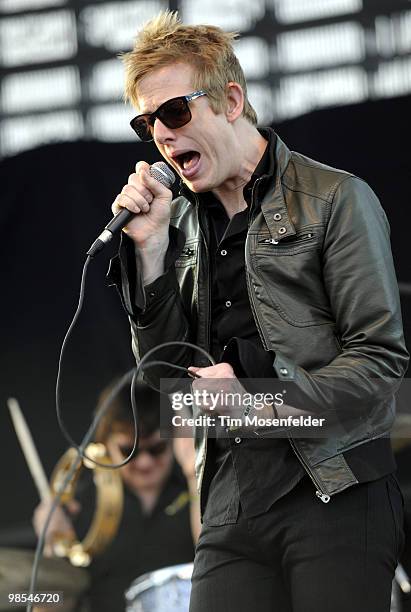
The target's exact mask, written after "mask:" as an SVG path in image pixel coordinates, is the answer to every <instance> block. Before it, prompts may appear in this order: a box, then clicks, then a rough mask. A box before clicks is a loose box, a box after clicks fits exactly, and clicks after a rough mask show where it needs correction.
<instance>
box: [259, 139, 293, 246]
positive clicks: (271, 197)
mask: <svg viewBox="0 0 411 612" xmlns="http://www.w3.org/2000/svg"><path fill="white" fill-rule="evenodd" d="M268 129H271V128H268ZM274 156H275V166H274V175H273V176H271V177H270V179H271V181H272V182H271V185H269V186H268V188H267V190H266V193H265V196H264V198H263V201H262V203H261V212H262V213H263V215H264V220H265V222H266V224H267V227H268V229H269V231H270V234H271V237H272V238H273V239H274V240H275V241H278V242H279V241H280V240H282V239H284V238H286V237H287V236H293V235H295V233H296V231H295V227H294V224H293V223H292V221H291V219H290V216H289V213H288V208H287V204H286V202H285V199H284V193H283V188H282V178H283V175H284V173H285V171H286V170H287V167H288V164H289V162H290V159H291V151H290V149H289V148H288V147H287V145H286V144H285V143H284V142H283V141H282V140H281V138H280V137H279V136H278V135H277V138H276V139H275V149H274Z"/></svg>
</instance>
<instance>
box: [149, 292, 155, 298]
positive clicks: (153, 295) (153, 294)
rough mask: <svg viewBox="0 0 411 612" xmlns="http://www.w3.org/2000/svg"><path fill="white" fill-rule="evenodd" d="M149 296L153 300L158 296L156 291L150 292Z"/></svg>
mask: <svg viewBox="0 0 411 612" xmlns="http://www.w3.org/2000/svg"><path fill="white" fill-rule="evenodd" d="M148 295H149V297H151V298H153V297H155V296H156V294H155V292H154V291H150V293H149V294H148Z"/></svg>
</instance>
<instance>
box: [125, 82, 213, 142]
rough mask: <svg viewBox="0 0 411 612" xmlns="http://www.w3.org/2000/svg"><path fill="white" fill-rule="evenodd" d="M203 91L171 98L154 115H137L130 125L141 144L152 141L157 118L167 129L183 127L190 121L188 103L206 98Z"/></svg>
mask: <svg viewBox="0 0 411 612" xmlns="http://www.w3.org/2000/svg"><path fill="white" fill-rule="evenodd" d="M206 95H207V94H206V92H205V91H203V90H201V89H200V90H199V91H194V92H193V93H191V94H188V95H187V96H179V97H178V98H171V100H167V102H163V104H161V106H159V107H158V109H157V110H156V111H154V113H145V114H144V115H137V117H134V119H132V120H131V121H130V125H131V127H132V128H133V130H134V131H135V133H136V134H137V136H138V137H139V138H140V140H142V141H143V142H150V140H153V127H154V121H155V120H156V119H157V118H158V119H160V121H161V123H164V125H165V126H166V127H168V128H171V129H175V128H180V127H183V125H186V124H187V123H188V122H189V121H190V120H191V111H190V107H189V106H188V103H189V102H191V101H192V100H195V99H196V98H199V97H200V96H206Z"/></svg>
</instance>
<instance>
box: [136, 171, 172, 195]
mask: <svg viewBox="0 0 411 612" xmlns="http://www.w3.org/2000/svg"><path fill="white" fill-rule="evenodd" d="M139 176H140V178H141V181H142V183H143V184H144V185H145V186H146V187H147V189H149V190H150V191H151V193H152V194H153V195H154V196H155V197H157V196H163V197H167V198H168V197H170V194H171V191H170V189H169V188H168V187H165V186H164V185H163V184H162V183H160V181H158V180H157V179H155V178H153V177H152V176H151V174H150V171H149V170H142V171H140V173H139Z"/></svg>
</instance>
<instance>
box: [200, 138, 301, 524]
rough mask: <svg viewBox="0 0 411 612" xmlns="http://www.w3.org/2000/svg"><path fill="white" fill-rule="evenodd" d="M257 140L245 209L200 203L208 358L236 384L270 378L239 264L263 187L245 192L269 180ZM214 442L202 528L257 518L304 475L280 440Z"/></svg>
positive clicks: (269, 160)
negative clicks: (229, 371)
mask: <svg viewBox="0 0 411 612" xmlns="http://www.w3.org/2000/svg"><path fill="white" fill-rule="evenodd" d="M263 136H265V137H266V138H267V139H270V140H271V142H269V143H268V145H267V147H266V150H265V153H264V155H263V157H262V158H261V160H260V162H259V163H258V165H257V167H256V169H255V171H254V173H253V175H252V177H251V180H250V181H249V183H248V184H247V185H246V187H245V188H244V199H245V201H246V203H247V208H246V209H245V210H243V211H241V212H239V213H237V214H236V215H234V216H233V217H232V218H231V220H230V219H229V217H228V216H227V213H226V212H225V209H224V207H223V206H222V204H221V203H220V202H219V201H218V200H217V198H215V197H214V196H213V195H212V194H211V193H207V194H204V195H202V196H201V197H200V206H203V207H204V208H205V210H206V214H207V221H208V222H207V225H208V227H209V252H210V276H211V287H212V289H211V296H212V298H211V352H212V355H213V357H214V358H215V359H216V360H217V361H220V362H222V361H225V362H228V363H230V364H231V365H232V367H233V369H234V372H235V374H236V375H237V376H238V377H240V378H241V377H245V378H247V377H250V378H251V377H259V378H261V377H264V376H267V377H268V376H270V377H274V376H275V372H274V369H273V367H272V363H273V361H274V355H273V354H272V353H270V352H267V351H265V350H264V348H263V345H262V342H261V339H260V336H259V332H258V330H257V327H256V324H255V321H254V317H253V314H252V311H251V306H250V301H249V297H248V290H247V283H246V272H245V258H244V246H245V240H246V236H247V230H248V223H249V216H250V214H254V213H255V212H256V211H257V210H258V208H259V206H260V204H259V203H260V201H261V198H262V197H263V194H264V190H263V187H264V183H263V184H262V185H261V186H260V189H259V192H258V193H259V200H257V199H256V198H255V199H254V201H252V194H253V191H255V190H254V189H253V188H254V186H255V183H256V181H257V180H258V179H260V178H262V177H263V176H264V175H270V176H272V175H273V174H274V147H275V135H274V134H272V133H271V134H270V133H265V132H263ZM216 435H217V438H216V439H213V438H210V440H209V452H210V455H209V459H208V460H207V461H209V460H210V461H212V462H213V463H214V466H213V467H212V470H211V482H210V487H209V491H208V498H207V505H206V510H205V514H204V521H205V522H206V523H208V524H212V525H222V524H227V523H233V522H235V521H236V520H237V516H238V508H239V504H241V507H242V510H243V512H244V514H245V515H246V516H247V517H251V516H256V515H257V514H260V513H261V512H265V511H266V510H268V508H269V507H270V506H271V505H272V504H273V503H274V502H275V501H276V500H277V499H279V498H280V497H282V496H283V495H285V494H286V493H287V492H288V491H290V490H291V489H292V488H293V487H294V486H295V484H296V483H297V482H298V481H299V480H300V479H301V478H302V476H303V475H304V471H303V468H302V466H301V464H300V463H299V461H298V459H297V458H296V457H295V455H294V452H293V450H292V448H291V446H290V444H289V443H288V441H287V440H284V439H278V438H277V439H273V438H269V439H256V438H240V437H238V436H235V437H234V438H233V437H230V438H229V437H227V434H225V432H224V430H223V429H222V428H221V427H217V432H216ZM207 474H208V476H209V478H210V474H209V473H208V470H207Z"/></svg>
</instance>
